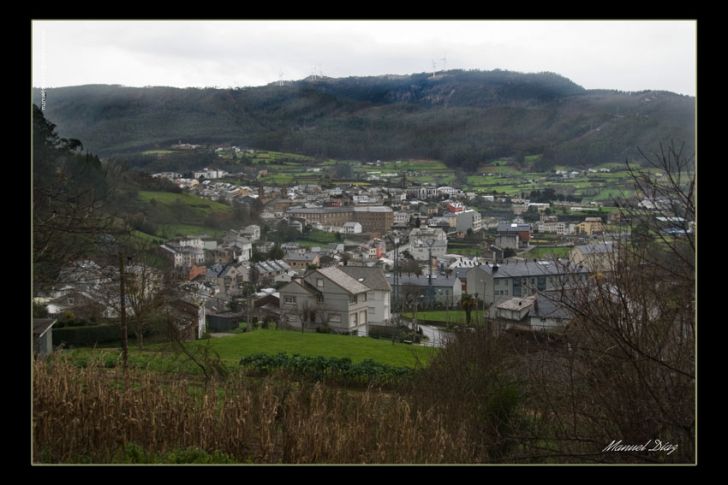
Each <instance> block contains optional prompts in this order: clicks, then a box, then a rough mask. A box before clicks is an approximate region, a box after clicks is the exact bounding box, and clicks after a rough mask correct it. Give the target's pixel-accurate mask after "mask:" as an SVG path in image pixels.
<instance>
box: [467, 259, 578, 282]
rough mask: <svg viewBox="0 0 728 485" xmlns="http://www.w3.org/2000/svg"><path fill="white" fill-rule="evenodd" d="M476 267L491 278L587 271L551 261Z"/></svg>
mask: <svg viewBox="0 0 728 485" xmlns="http://www.w3.org/2000/svg"><path fill="white" fill-rule="evenodd" d="M478 268H480V269H481V270H483V271H487V272H488V273H490V274H492V275H493V278H514V277H515V278H522V277H531V276H548V275H559V274H570V273H586V272H587V270H586V269H584V268H581V269H577V268H573V267H569V268H567V267H566V266H565V265H563V264H555V263H553V262H551V261H548V262H546V261H539V262H535V261H516V262H510V263H504V264H499V265H498V269H497V271H495V272H494V271H493V266H491V265H487V264H483V265H480V266H478ZM473 269H474V268H473Z"/></svg>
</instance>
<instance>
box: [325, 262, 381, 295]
mask: <svg viewBox="0 0 728 485" xmlns="http://www.w3.org/2000/svg"><path fill="white" fill-rule="evenodd" d="M316 272H318V273H321V274H322V275H324V276H325V277H326V278H328V279H330V280H331V281H333V282H334V283H336V284H337V285H339V286H340V287H342V288H343V289H345V290H346V291H347V292H349V293H351V294H352V295H354V294H358V293H363V292H366V291H369V288H368V287H367V286H365V285H363V284H362V283H360V282H358V281H357V280H355V279H354V278H352V277H351V276H349V275H348V274H346V273H344V272H343V271H342V270H340V269H339V268H337V267H336V266H329V267H328V268H321V269H317V270H316Z"/></svg>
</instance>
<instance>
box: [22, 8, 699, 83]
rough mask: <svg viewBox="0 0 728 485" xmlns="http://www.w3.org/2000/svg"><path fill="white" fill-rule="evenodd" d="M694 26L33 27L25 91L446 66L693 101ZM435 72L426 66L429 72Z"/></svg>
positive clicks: (282, 23)
mask: <svg viewBox="0 0 728 485" xmlns="http://www.w3.org/2000/svg"><path fill="white" fill-rule="evenodd" d="M696 25H697V24H696V22H694V21H343V20H339V21H218V22H214V21H199V22H186V21H185V22H182V21H169V22H159V21H109V22H105V21H34V22H33V86H36V87H58V86H72V85H79V84H122V85H127V86H178V87H189V86H196V87H203V86H217V87H238V86H259V85H264V84H268V83H270V82H274V81H278V80H281V79H284V80H298V79H302V78H304V77H307V76H309V75H311V74H313V73H316V74H323V75H325V76H330V77H346V76H370V75H381V74H411V73H418V72H425V71H428V72H429V71H432V70H433V67H434V68H435V69H436V70H441V69H443V67H446V68H447V69H480V70H491V69H505V70H512V71H520V72H540V71H551V72H555V73H558V74H561V75H563V76H566V77H568V78H569V79H571V80H572V81H574V82H576V83H577V84H579V85H581V86H583V87H585V88H587V89H619V90H624V91H639V90H644V89H655V90H667V91H673V92H676V93H680V94H689V95H695V89H696V87H695V84H696V76H697V68H696V29H697V27H696ZM433 64H434V66H433Z"/></svg>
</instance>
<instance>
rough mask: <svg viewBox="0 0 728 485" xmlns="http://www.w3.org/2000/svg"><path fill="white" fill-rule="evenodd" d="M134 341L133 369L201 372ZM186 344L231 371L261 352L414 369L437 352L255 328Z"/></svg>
mask: <svg viewBox="0 0 728 485" xmlns="http://www.w3.org/2000/svg"><path fill="white" fill-rule="evenodd" d="M134 343H135V341H134V339H133V338H130V339H129V362H130V364H131V365H133V366H135V367H142V368H148V369H151V370H158V371H168V372H197V370H198V369H197V368H196V366H195V364H194V363H193V362H191V361H190V360H189V359H188V358H187V357H186V356H184V355H183V354H177V353H174V352H172V351H171V350H170V348H169V344H150V345H146V346H145V349H144V350H139V349H137V348H136V346H135V345H134ZM187 345H188V346H189V347H190V348H191V349H201V348H202V347H206V348H208V349H209V350H210V351H214V352H217V353H218V354H219V355H220V358H221V360H222V361H223V363H224V364H225V365H226V366H228V367H230V368H236V367H237V366H238V363H239V362H240V358H241V357H243V356H246V355H251V354H256V353H261V352H262V353H265V354H271V355H275V354H277V353H280V352H285V353H288V354H299V355H307V356H318V355H320V356H324V357H339V358H341V357H348V358H350V359H351V361H352V362H354V363H357V362H361V361H363V360H365V359H372V360H374V361H376V362H380V363H382V364H387V365H391V366H394V367H410V368H413V367H415V366H417V365H418V364H422V365H426V364H427V363H428V362H429V359H430V358H431V357H432V356H433V355H434V354H435V353H436V352H437V350H436V349H433V348H432V347H424V346H416V345H409V344H402V343H394V344H393V343H392V342H391V341H389V340H377V339H373V338H368V337H355V336H347V335H336V334H321V333H311V332H306V333H300V332H295V331H287V330H254V331H252V332H246V333H238V334H235V335H232V336H228V337H219V338H211V339H205V340H197V341H194V342H189V343H188V344H187ZM67 352H69V354H70V355H71V356H72V357H74V358H75V359H79V358H80V359H87V358H92V357H94V358H100V359H102V361H105V360H108V359H110V360H113V359H116V358H118V356H119V354H120V349H116V348H104V349H91V348H83V349H76V350H71V351H67Z"/></svg>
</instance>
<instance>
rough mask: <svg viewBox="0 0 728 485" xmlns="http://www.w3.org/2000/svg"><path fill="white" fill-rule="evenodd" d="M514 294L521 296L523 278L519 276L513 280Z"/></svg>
mask: <svg viewBox="0 0 728 485" xmlns="http://www.w3.org/2000/svg"><path fill="white" fill-rule="evenodd" d="M513 296H521V280H520V279H518V278H516V279H514V280H513Z"/></svg>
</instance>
